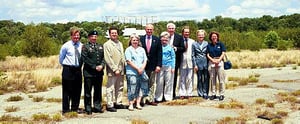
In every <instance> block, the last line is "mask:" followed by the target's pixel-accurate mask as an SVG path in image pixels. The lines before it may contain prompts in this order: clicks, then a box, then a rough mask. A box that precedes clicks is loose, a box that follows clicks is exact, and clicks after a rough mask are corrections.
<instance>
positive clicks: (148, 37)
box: [146, 36, 151, 53]
mask: <svg viewBox="0 0 300 124" xmlns="http://www.w3.org/2000/svg"><path fill="white" fill-rule="evenodd" d="M150 42H151V41H150V36H147V44H146V47H147V52H148V53H149V52H150V47H151V46H150Z"/></svg>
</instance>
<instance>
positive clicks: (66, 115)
mask: <svg viewBox="0 0 300 124" xmlns="http://www.w3.org/2000/svg"><path fill="white" fill-rule="evenodd" d="M64 116H65V117H66V118H77V117H78V113H77V112H67V113H65V114H64Z"/></svg>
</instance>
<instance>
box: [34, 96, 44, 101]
mask: <svg viewBox="0 0 300 124" xmlns="http://www.w3.org/2000/svg"><path fill="white" fill-rule="evenodd" d="M43 100H44V97H42V96H36V97H33V98H32V101H33V102H41V101H43Z"/></svg>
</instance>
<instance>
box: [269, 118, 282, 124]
mask: <svg viewBox="0 0 300 124" xmlns="http://www.w3.org/2000/svg"><path fill="white" fill-rule="evenodd" d="M271 124H284V122H283V120H282V119H278V118H275V119H272V120H271Z"/></svg>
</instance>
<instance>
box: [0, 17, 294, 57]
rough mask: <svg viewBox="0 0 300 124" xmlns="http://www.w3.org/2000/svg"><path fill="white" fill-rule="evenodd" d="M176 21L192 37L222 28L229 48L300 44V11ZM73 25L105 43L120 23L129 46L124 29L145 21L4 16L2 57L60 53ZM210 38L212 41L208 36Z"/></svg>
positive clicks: (0, 32) (157, 29)
mask: <svg viewBox="0 0 300 124" xmlns="http://www.w3.org/2000/svg"><path fill="white" fill-rule="evenodd" d="M167 23H169V22H168V21H160V22H157V23H154V24H153V25H154V27H155V29H154V35H157V36H159V34H160V33H161V32H162V31H165V30H166V25H167ZM173 23H174V24H175V25H176V26H177V27H176V32H177V33H179V34H181V29H182V27H183V26H189V27H190V30H191V38H193V39H195V40H196V30H198V29H204V30H206V32H208V33H209V32H210V31H218V32H219V33H220V35H221V36H220V40H221V41H222V42H224V43H225V45H226V47H227V50H229V51H232V50H234V51H239V50H243V49H248V50H260V49H264V48H273V49H278V50H287V49H290V48H300V14H298V13H295V14H292V15H282V16H279V17H272V16H270V15H264V16H262V17H259V18H240V19H233V18H229V17H222V16H216V17H215V18H212V19H204V20H203V21H201V22H197V21H195V20H184V21H176V22H173ZM73 26H76V27H79V28H80V29H81V41H82V42H83V43H85V42H87V34H88V32H89V31H91V30H96V31H98V32H99V34H100V35H99V38H98V41H97V42H99V43H102V44H103V43H104V42H105V41H106V40H107V39H106V38H105V35H106V31H107V30H108V28H109V27H111V26H115V27H118V28H119V30H120V34H119V35H120V37H119V38H120V41H122V42H125V43H123V44H124V47H127V44H128V39H126V38H125V37H123V36H122V32H121V30H123V29H125V28H126V27H127V28H129V27H130V28H137V29H143V28H144V27H143V26H142V25H141V24H133V23H121V22H118V21H115V22H112V23H106V22H97V21H93V22H88V21H82V22H68V23H66V24H62V23H56V24H52V23H39V24H34V23H30V24H24V23H22V22H14V21H13V20H0V60H4V59H5V57H6V56H21V55H25V56H28V57H32V56H36V57H44V56H49V55H55V54H58V52H59V49H60V46H61V45H62V44H63V43H64V42H66V41H68V40H69V39H70V33H69V29H70V27H73ZM206 40H207V41H209V40H208V37H206Z"/></svg>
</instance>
